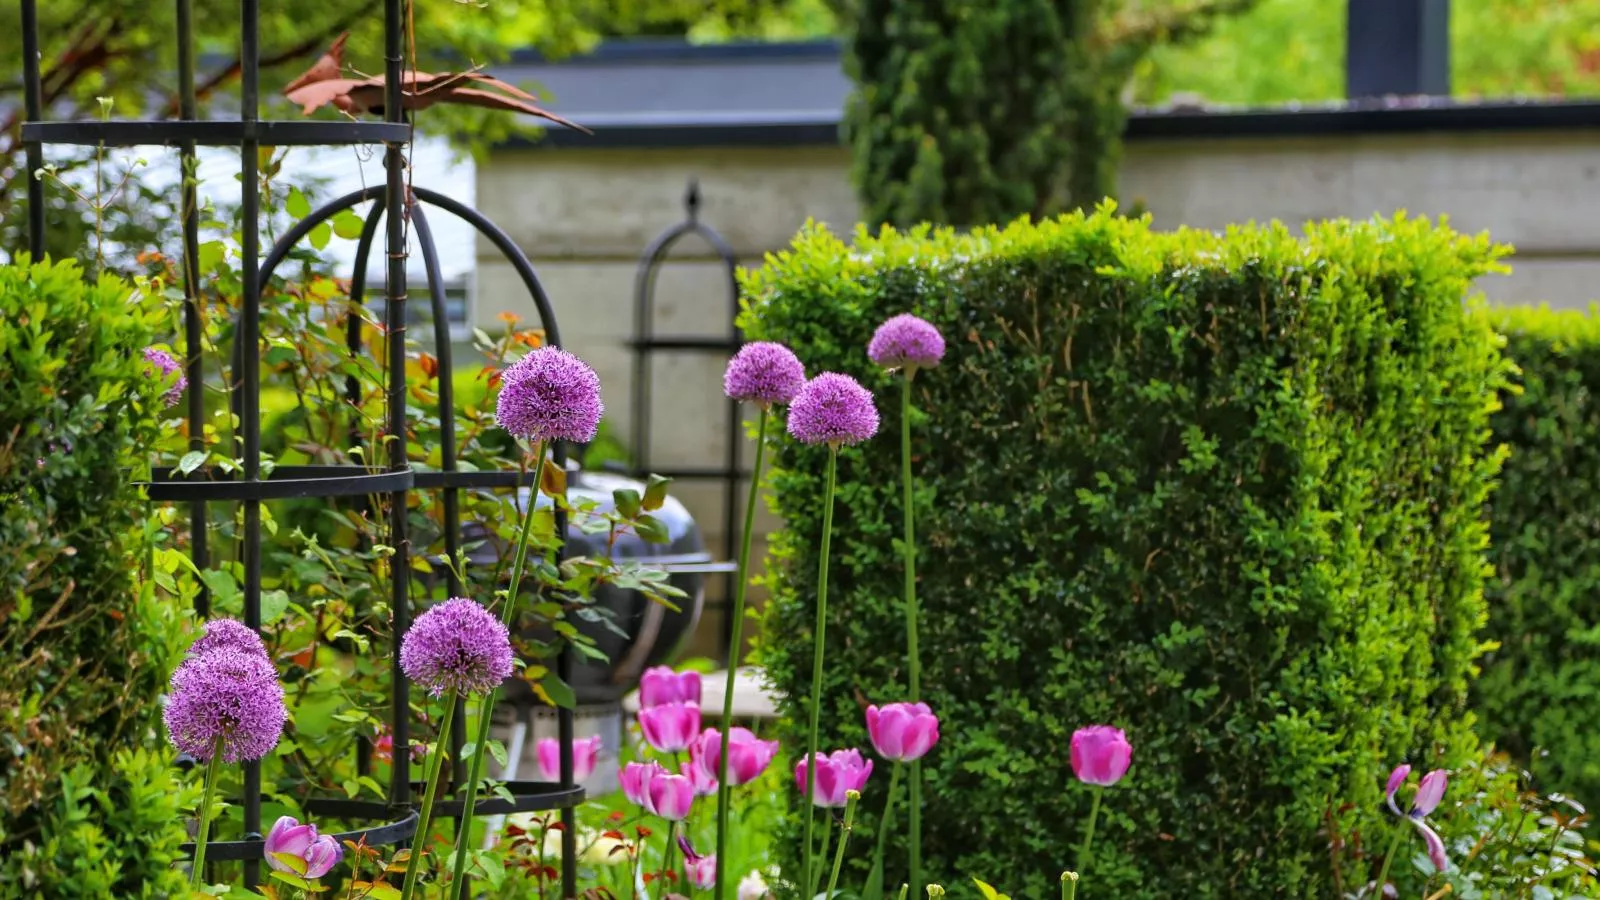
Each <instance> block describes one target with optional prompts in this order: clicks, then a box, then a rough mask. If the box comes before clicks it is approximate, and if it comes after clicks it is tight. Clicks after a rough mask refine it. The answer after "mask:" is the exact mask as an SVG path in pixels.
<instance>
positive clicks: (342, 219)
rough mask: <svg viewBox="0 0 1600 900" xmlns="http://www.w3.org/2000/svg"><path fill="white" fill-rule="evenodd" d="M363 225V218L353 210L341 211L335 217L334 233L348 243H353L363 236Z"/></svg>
mask: <svg viewBox="0 0 1600 900" xmlns="http://www.w3.org/2000/svg"><path fill="white" fill-rule="evenodd" d="M362 225H363V222H362V219H361V217H360V216H358V215H356V213H355V212H354V211H353V210H348V209H343V210H340V211H339V212H338V213H336V214H335V215H334V217H333V233H334V234H337V235H338V236H339V237H341V238H344V239H345V240H347V241H353V240H355V239H356V238H358V237H360V236H361V227H362Z"/></svg>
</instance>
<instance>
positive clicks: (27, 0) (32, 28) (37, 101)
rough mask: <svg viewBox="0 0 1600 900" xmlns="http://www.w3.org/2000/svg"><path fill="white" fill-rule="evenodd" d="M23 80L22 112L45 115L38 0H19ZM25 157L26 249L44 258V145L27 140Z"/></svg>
mask: <svg viewBox="0 0 1600 900" xmlns="http://www.w3.org/2000/svg"><path fill="white" fill-rule="evenodd" d="M22 82H23V91H22V95H23V113H24V115H26V116H27V117H28V121H30V122H37V121H39V120H40V119H42V118H44V83H43V79H42V78H41V77H40V75H39V5H38V2H37V0H22ZM26 156H27V160H28V171H27V173H26V174H27V178H28V250H29V253H30V255H31V256H32V257H33V260H34V262H38V261H39V260H41V259H43V258H44V182H43V181H40V180H39V176H38V172H39V170H40V169H41V168H43V167H44V148H43V147H41V146H39V144H38V142H37V141H29V142H28V144H27V152H26Z"/></svg>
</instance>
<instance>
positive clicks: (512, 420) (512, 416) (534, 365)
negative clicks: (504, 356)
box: [494, 347, 605, 443]
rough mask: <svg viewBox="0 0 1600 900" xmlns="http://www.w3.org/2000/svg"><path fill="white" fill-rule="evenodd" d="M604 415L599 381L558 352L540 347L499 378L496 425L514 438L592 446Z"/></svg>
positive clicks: (584, 365)
mask: <svg viewBox="0 0 1600 900" xmlns="http://www.w3.org/2000/svg"><path fill="white" fill-rule="evenodd" d="M604 412H605V404H604V403H602V402H601V400H600V376H598V375H596V374H595V373H594V370H593V369H591V368H589V366H588V364H587V363H585V362H584V361H583V360H581V359H579V358H577V357H576V356H573V355H572V354H571V353H568V352H567V351H565V350H562V349H560V348H558V347H540V348H539V349H537V350H535V351H533V352H532V353H529V354H528V355H527V356H524V357H523V358H521V359H519V360H517V361H516V362H515V363H513V364H512V365H511V367H510V368H508V369H506V370H505V371H504V372H502V373H501V375H500V400H499V403H498V404H497V406H496V407H495V411H494V420H495V423H496V424H497V425H499V426H500V427H501V428H504V429H505V430H506V431H508V432H510V433H511V434H512V436H514V437H519V438H522V439H524V440H528V441H546V442H547V441H560V440H565V441H575V442H577V443H584V442H587V441H592V440H594V436H595V433H596V431H598V430H599V427H600V416H601V414H603V413H604Z"/></svg>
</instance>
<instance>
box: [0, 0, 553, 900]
mask: <svg viewBox="0 0 1600 900" xmlns="http://www.w3.org/2000/svg"><path fill="white" fill-rule="evenodd" d="M173 2H174V5H175V11H176V31H177V34H176V43H177V45H178V79H179V110H178V119H176V120H173V121H100V122H92V121H74V122H45V121H43V119H44V111H43V80H42V76H41V72H40V55H39V51H40V44H39V19H38V0H19V4H20V7H21V14H22V15H21V20H22V21H21V24H22V39H23V61H22V68H23V94H24V121H23V123H22V142H23V145H24V150H25V154H26V158H27V165H28V170H29V172H30V173H31V172H36V171H38V169H40V168H41V167H42V166H43V147H44V145H45V144H80V145H90V146H132V145H143V144H164V145H176V146H177V147H178V148H179V154H180V159H181V161H182V168H183V178H182V179H181V185H180V188H179V190H180V193H181V198H182V201H181V202H182V216H181V219H182V232H183V249H184V253H183V274H184V278H183V281H184V352H185V374H186V376H187V377H188V379H189V383H190V384H192V385H195V386H196V389H194V390H190V391H189V392H188V403H187V407H186V409H185V413H186V415H187V418H188V420H189V427H190V434H191V435H192V436H191V438H190V444H189V446H190V449H192V450H201V449H204V444H203V437H202V435H203V428H202V425H203V422H204V417H205V416H204V405H203V396H202V394H203V391H201V390H200V389H199V386H200V385H203V384H204V383H205V370H204V365H203V359H202V349H201V348H202V319H201V313H202V309H201V298H200V290H199V284H198V282H199V270H198V261H197V259H198V247H199V214H198V196H197V190H196V186H195V183H194V177H193V175H194V167H195V164H196V161H197V157H196V147H197V146H201V145H205V146H226V147H237V148H238V149H239V176H240V205H241V213H242V215H241V219H242V224H241V232H240V245H241V247H240V251H241V253H240V255H241V259H242V262H241V275H242V279H241V281H242V285H243V288H242V292H243V293H242V297H241V302H240V310H239V316H238V319H237V327H236V331H235V339H234V347H233V349H234V354H233V363H234V376H235V378H236V379H237V384H236V385H235V388H234V391H233V395H234V396H233V402H234V404H235V411H236V412H237V413H238V414H239V418H238V421H239V427H238V432H237V433H236V434H235V436H234V439H235V440H236V441H237V442H238V443H239V445H240V454H241V456H242V457H243V464H242V470H243V471H242V473H241V477H239V478H238V479H234V480H206V476H207V475H208V474H210V473H199V472H197V473H192V474H189V475H185V474H182V473H179V472H176V471H175V470H173V469H171V468H166V469H157V470H155V471H154V472H152V473H151V475H152V477H151V480H150V482H149V483H148V484H147V485H146V487H147V490H148V494H149V496H150V498H151V499H153V500H171V501H176V502H186V503H189V504H190V505H191V506H190V517H189V522H190V538H191V558H192V560H193V561H194V563H195V565H196V566H197V567H200V568H203V567H205V566H206V565H207V562H208V548H207V544H206V528H207V510H206V504H207V503H208V502H229V503H239V504H240V505H241V506H242V507H243V527H242V529H241V535H242V541H241V564H242V567H243V570H244V579H243V581H244V583H243V591H242V594H243V608H244V622H245V624H246V625H247V626H249V627H250V628H251V629H252V630H255V631H256V632H258V633H259V632H260V631H261V587H262V579H261V576H262V573H261V546H262V541H261V530H262V516H261V505H262V503H264V502H267V501H271V500H278V499H284V498H290V497H323V498H332V497H338V496H351V495H363V494H372V493H383V494H388V495H389V498H390V517H389V522H388V532H389V534H388V537H387V539H388V542H389V543H390V544H391V545H393V547H394V565H395V566H396V567H397V569H398V570H400V571H405V572H410V570H411V567H410V565H409V554H410V542H409V539H408V535H407V519H406V510H407V504H406V497H407V494H408V493H409V492H410V491H411V490H414V489H418V488H428V489H434V488H438V489H443V490H444V491H445V492H446V494H445V497H446V518H447V521H448V520H449V519H450V518H451V513H452V512H453V513H454V519H456V520H457V521H456V523H455V524H456V525H459V521H458V520H459V506H458V505H457V502H456V496H455V495H456V492H457V491H458V490H459V489H461V488H463V487H480V486H482V487H504V486H517V485H521V484H526V483H535V482H536V478H535V476H533V475H525V474H524V473H520V472H490V473H461V472H457V471H455V458H454V457H455V453H454V450H455V446H454V443H455V434H454V425H455V423H454V415H453V410H454V406H453V403H454V398H453V384H452V379H451V368H450V365H449V362H450V358H449V346H448V341H449V328H448V322H446V321H445V318H444V315H443V295H442V293H441V292H440V290H439V288H440V286H441V285H440V278H439V265H438V258H437V249H436V247H435V246H434V243H433V239H432V233H431V231H430V230H429V228H428V225H427V220H426V216H425V215H424V214H423V212H422V210H421V209H420V207H415V206H408V205H407V203H406V197H407V194H406V190H407V186H406V163H405V159H404V156H403V153H404V148H405V146H406V145H407V144H408V143H409V141H410V132H411V129H410V126H409V124H408V123H407V122H406V120H405V113H404V109H403V104H402V99H403V98H402V77H403V72H404V68H403V66H404V55H403V54H404V24H403V23H404V18H403V15H402V10H403V3H402V0H383V12H384V73H385V79H386V84H385V98H384V121H383V122H378V123H374V122H358V123H349V122H313V121H285V122H279V121H265V120H262V119H260V28H259V25H260V22H259V19H260V15H259V12H260V5H261V4H260V0H240V4H239V35H240V39H239V40H240V59H241V65H240V113H239V117H238V118H237V119H235V120H232V121H204V120H201V119H200V118H199V115H198V108H197V100H196V90H195V65H194V35H193V30H194V28H193V26H194V15H193V8H192V0H173ZM264 144H273V145H282V146H313V145H357V144H382V145H383V147H384V172H385V178H384V183H383V184H382V185H381V186H372V187H369V188H366V189H364V190H362V191H357V192H355V193H354V194H352V195H347V196H346V197H342V198H340V199H339V200H336V201H334V202H333V203H331V204H328V205H326V206H324V207H323V208H322V209H320V210H318V211H316V212H315V213H314V214H313V215H312V216H311V217H310V218H308V219H307V220H306V221H304V222H301V223H299V224H298V225H297V226H296V227H295V228H293V229H291V230H290V232H289V233H287V234H286V235H285V236H284V238H283V240H281V241H279V242H278V244H277V245H275V246H274V247H273V248H272V250H271V252H270V254H269V255H268V256H267V257H266V258H265V259H263V258H262V255H261V249H262V248H261V230H260V214H261V196H260V185H259V181H258V174H259V172H258V168H259V158H258V153H257V151H258V150H259V148H260V147H261V146H262V145H264ZM415 194H416V196H418V197H420V198H422V199H423V200H424V201H425V202H427V203H429V204H431V205H434V206H437V207H440V208H442V209H444V210H446V211H448V212H451V213H453V214H455V215H457V216H459V217H461V218H462V219H464V220H466V221H468V222H469V223H470V224H472V225H473V227H474V228H476V229H477V230H478V231H479V232H480V233H482V234H483V235H484V236H485V237H487V238H488V239H489V240H490V242H491V243H494V244H495V246H496V247H498V248H499V249H500V250H501V252H502V253H504V254H505V255H506V257H507V259H508V260H509V261H510V262H511V263H512V264H513V266H514V267H515V268H516V269H517V271H518V273H519V275H521V276H522V278H523V281H524V283H525V284H526V285H527V286H528V289H529V293H530V294H531V295H532V296H533V299H534V301H535V304H536V305H537V307H538V309H539V314H540V317H541V319H542V324H543V326H544V328H545V331H546V334H547V335H549V337H550V340H551V343H558V342H559V336H558V332H557V330H556V324H555V317H554V314H553V311H552V309H551V306H550V302H549V298H548V297H547V296H546V294H545V292H544V289H543V287H542V286H541V285H540V283H539V280H538V276H537V274H536V273H535V272H534V270H533V267H532V264H531V263H529V262H528V260H527V258H526V256H524V255H523V254H522V252H521V250H520V249H519V248H517V246H516V244H515V243H514V242H513V241H511V239H510V238H509V237H507V236H506V235H505V233H504V232H502V231H501V230H500V229H499V228H497V227H496V226H495V225H494V224H493V223H491V222H489V221H488V220H487V219H486V218H484V217H483V216H482V215H481V214H479V213H477V212H476V211H475V210H472V209H470V208H469V207H467V206H465V205H464V204H461V203H459V202H457V201H455V200H452V199H450V198H448V197H444V196H442V195H438V194H435V193H433V192H431V191H426V190H423V189H418V190H417V191H416V192H415ZM364 200H372V201H375V203H374V211H373V213H372V214H371V215H370V216H369V218H368V220H367V222H366V223H365V224H364V227H363V231H362V245H361V258H360V260H359V265H360V271H359V272H358V273H357V274H358V279H359V280H358V281H357V282H356V284H358V285H361V288H360V289H359V290H357V291H352V298H351V299H352V302H354V303H361V302H362V297H363V294H364V284H365V263H366V259H367V255H368V254H369V253H370V250H371V246H372V243H373V241H374V240H375V238H376V234H377V220H378V218H379V217H380V215H381V213H382V211H383V210H384V209H385V208H387V209H401V208H406V209H407V210H408V212H410V213H411V219H412V222H413V223H414V224H415V225H416V228H417V235H418V239H419V241H420V243H421V245H422V255H423V258H424V265H425V267H426V272H427V277H428V281H429V284H430V286H431V288H432V293H433V303H434V313H435V342H436V349H439V350H440V351H441V352H440V354H439V357H440V363H441V368H440V381H441V385H440V405H441V407H442V408H443V410H448V411H449V412H450V414H448V415H441V416H440V420H441V429H442V430H441V443H443V444H445V454H444V459H445V460H446V461H447V462H446V464H445V465H444V466H443V467H442V468H443V469H444V471H441V472H435V473H423V475H424V477H422V478H418V477H417V474H416V473H414V472H413V471H412V469H411V467H410V463H409V459H408V454H407V448H406V437H405V436H406V431H405V424H406V421H405V389H406V378H405V360H406V355H405V336H406V335H405V330H406V327H405V326H406V318H405V310H406V275H407V273H406V265H405V257H406V228H405V219H406V217H405V216H388V217H386V222H387V228H386V230H385V236H384V238H385V251H386V257H387V265H388V271H387V277H386V279H385V285H384V290H385V299H386V304H385V335H386V339H387V354H386V355H387V357H388V360H387V362H388V378H387V381H388V383H387V386H386V395H387V396H386V406H387V413H388V421H387V423H386V431H387V432H388V434H389V435H390V436H391V440H389V441H388V445H389V447H388V451H389V452H388V454H387V459H386V461H385V463H384V464H383V465H382V466H381V467H378V466H372V467H369V466H355V465H334V466H286V467H279V468H277V469H276V470H275V471H274V472H272V473H271V475H272V476H275V477H264V476H263V474H262V472H261V464H260V455H261V454H260V450H261V415H260V390H261V384H260V376H261V308H260V303H261V294H262V292H263V291H264V290H265V288H266V286H267V284H268V282H269V280H270V278H271V276H272V273H273V271H274V270H275V269H276V267H277V265H278V264H279V263H280V262H281V261H282V260H283V258H284V257H285V256H286V254H287V253H288V250H289V248H290V247H292V246H293V244H294V243H295V242H297V241H299V240H301V239H302V238H304V237H305V236H306V234H308V233H309V231H310V230H311V228H313V227H315V225H317V224H319V223H320V222H322V221H325V220H326V219H327V218H329V217H331V216H332V215H334V214H336V213H337V212H339V211H340V210H343V209H345V208H348V207H350V206H353V205H354V204H356V203H358V202H362V201H364ZM27 210H28V216H27V233H28V246H29V249H30V251H31V255H32V257H33V258H34V259H42V258H43V256H44V250H45V206H44V190H43V184H42V182H41V181H40V180H39V179H37V178H29V179H28V183H27ZM352 324H353V329H352V330H353V331H354V332H355V335H354V340H355V345H356V349H359V345H360V344H359V336H360V335H359V327H360V320H359V317H352ZM348 387H349V385H348V384H347V388H348ZM552 452H553V454H554V455H555V457H556V460H557V461H558V462H560V461H562V460H563V459H564V455H565V451H564V450H563V448H562V447H561V446H560V445H557V446H556V447H555V448H553V451H552ZM378 468H381V470H380V471H375V470H374V469H378ZM463 476H470V477H463ZM559 515H560V514H559V513H558V516H559ZM557 527H558V528H561V527H562V523H561V521H560V519H559V518H558V520H557ZM458 532H459V529H458V528H457V529H455V530H454V531H453V530H452V529H451V528H449V527H447V528H446V532H445V533H446V535H447V538H446V541H447V546H451V547H455V546H458V543H457V542H458V541H459V538H460V536H459V533H458ZM558 533H564V531H561V532H558ZM452 580H454V576H453V574H452ZM410 581H411V579H410V578H409V577H405V578H394V579H391V582H392V588H391V590H392V596H391V610H392V612H391V616H392V619H391V625H392V632H393V634H394V635H396V636H397V637H398V636H399V635H402V634H404V633H405V631H406V629H407V628H408V627H409V625H410V592H409V588H410ZM453 586H455V585H453ZM195 609H196V612H197V614H199V615H200V616H201V617H202V618H206V617H208V616H209V614H210V598H209V595H208V593H207V592H206V591H205V590H204V589H203V588H202V590H201V591H200V593H199V594H198V596H197V598H196V601H195ZM396 644H398V640H397V641H396ZM395 651H396V652H393V653H392V654H391V696H390V727H391V733H392V734H393V735H394V740H395V741H396V742H397V744H399V746H401V747H405V746H408V745H409V743H410V741H409V735H408V731H409V715H410V697H409V693H410V692H409V685H408V683H407V680H406V678H405V674H404V672H402V671H401V669H400V665H399V653H398V647H396V648H395ZM557 665H558V667H559V668H558V671H559V672H560V674H561V675H562V676H563V677H567V678H570V677H571V667H572V654H571V650H570V649H565V650H563V652H562V653H561V655H560V658H559V659H558V663H557ZM558 716H559V717H560V720H561V726H562V727H561V737H560V741H561V754H560V755H561V766H560V767H561V781H560V782H559V783H558V784H555V785H551V784H548V783H539V782H512V783H511V784H509V785H508V788H509V790H510V791H511V793H512V795H513V798H514V799H513V800H511V801H506V800H502V799H498V798H490V799H487V800H485V801H482V802H480V803H479V804H478V805H477V810H478V811H481V812H484V813H491V814H492V813H497V812H510V811H516V810H521V809H551V808H560V809H561V815H562V820H563V822H564V823H566V826H567V827H566V829H565V834H564V836H563V845H564V846H563V850H564V853H563V861H562V892H563V896H566V897H572V896H574V895H575V894H576V857H577V852H576V846H575V843H576V828H574V827H573V825H574V822H573V807H574V806H575V805H576V804H577V803H579V802H581V800H582V798H583V789H582V788H581V787H577V786H576V785H575V784H574V780H573V778H572V774H573V761H572V739H573V726H572V712H571V710H567V709H561V710H558ZM457 746H458V747H459V742H458V743H457ZM359 752H360V751H358V753H359ZM242 769H243V777H244V784H243V788H244V790H243V797H242V801H241V806H242V812H243V819H244V831H245V837H244V839H243V840H238V841H212V842H209V843H208V844H207V853H208V858H209V859H210V860H213V861H221V860H231V861H239V862H242V863H243V864H244V882H245V886H246V887H247V888H253V887H255V886H257V885H258V884H260V880H261V879H260V876H261V865H260V864H261V860H262V859H263V858H264V854H265V841H264V840H263V838H262V834H261V771H260V763H259V762H258V761H250V762H246V763H244V764H243V766H242ZM391 771H392V778H391V781H390V785H389V797H388V800H387V802H366V801H350V800H341V799H333V798H311V799H308V800H307V802H306V803H305V804H304V805H305V807H306V808H307V809H308V811H310V810H320V811H321V812H322V813H324V814H326V815H330V816H334V817H339V818H348V819H379V820H385V823H384V824H381V825H376V826H373V827H371V828H367V829H361V830H357V831H353V832H348V833H344V834H340V835H337V836H338V837H339V838H348V839H351V840H358V839H365V840H366V842H367V844H368V845H370V846H380V845H387V844H402V845H403V844H407V843H409V842H410V841H411V840H412V839H413V838H414V837H415V834H416V827H417V812H416V810H415V808H414V805H413V803H412V792H413V790H414V787H413V784H412V781H411V778H410V754H408V753H404V752H401V753H396V754H395V755H394V758H393V763H392V767H391ZM443 806H444V809H443V810H442V812H443V814H444V815H445V816H459V815H460V814H461V804H460V803H459V802H457V803H454V804H451V803H445V804H443ZM184 850H185V851H186V852H191V853H192V851H193V846H192V845H184ZM462 887H463V888H464V887H465V885H463V886H462Z"/></svg>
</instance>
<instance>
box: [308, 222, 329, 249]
mask: <svg viewBox="0 0 1600 900" xmlns="http://www.w3.org/2000/svg"><path fill="white" fill-rule="evenodd" d="M332 237H333V226H332V225H329V224H328V223H327V222H318V223H317V224H316V225H315V226H313V227H312V229H311V233H310V234H307V235H306V239H307V240H309V241H310V242H311V246H313V247H315V248H317V249H318V250H325V249H327V246H328V241H329V239H331V238H332Z"/></svg>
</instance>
